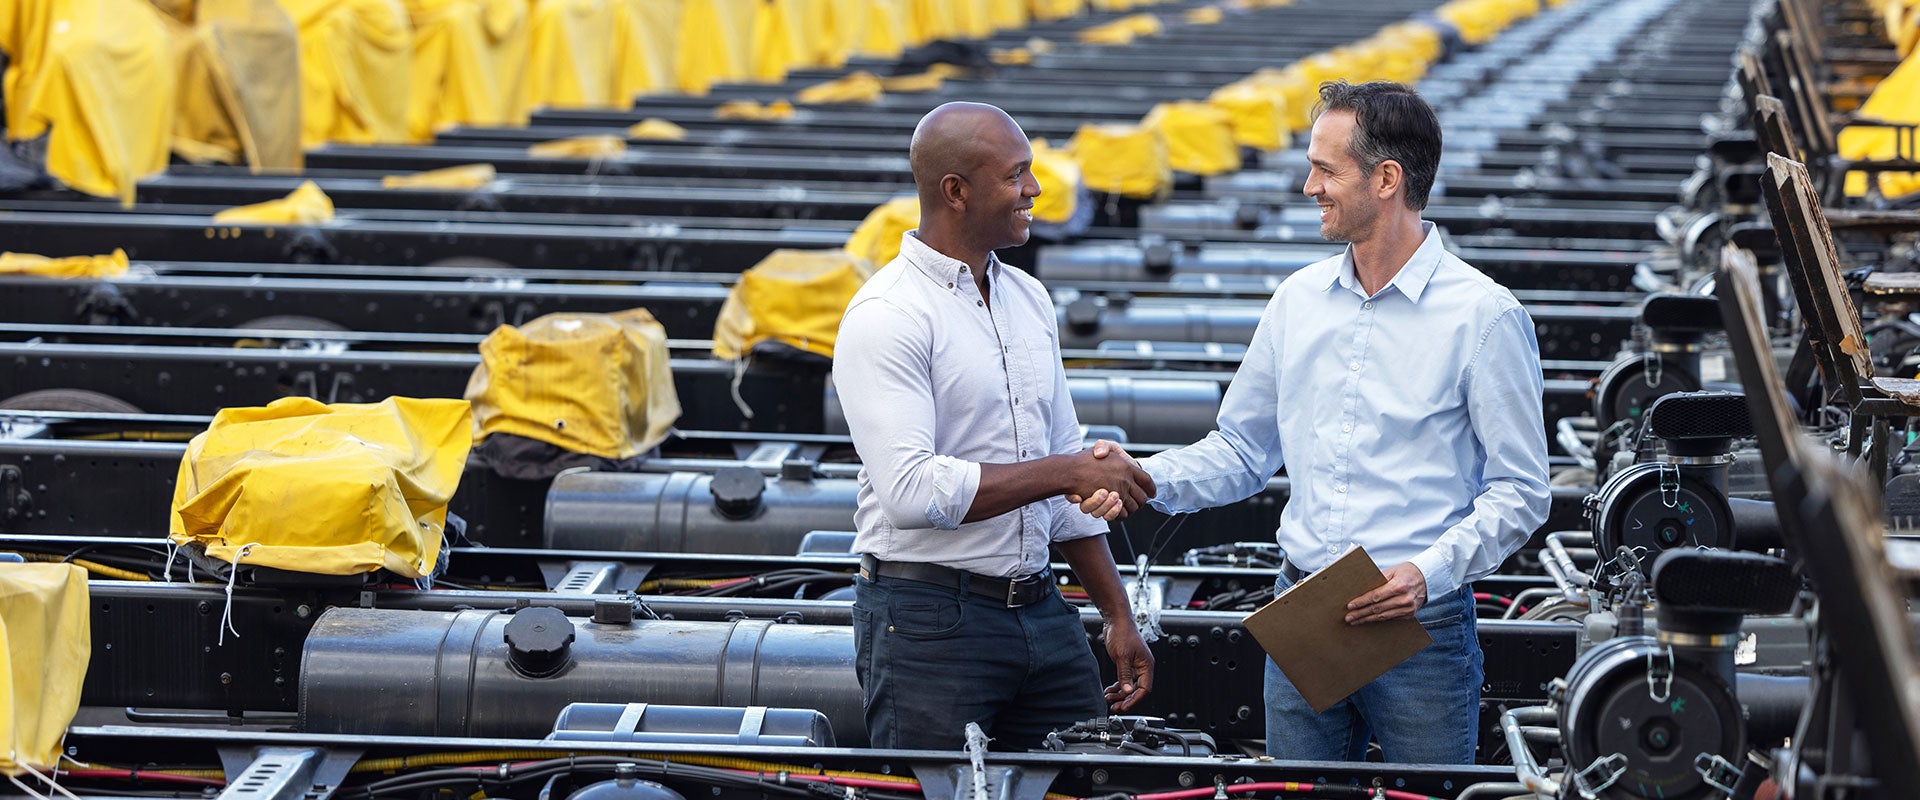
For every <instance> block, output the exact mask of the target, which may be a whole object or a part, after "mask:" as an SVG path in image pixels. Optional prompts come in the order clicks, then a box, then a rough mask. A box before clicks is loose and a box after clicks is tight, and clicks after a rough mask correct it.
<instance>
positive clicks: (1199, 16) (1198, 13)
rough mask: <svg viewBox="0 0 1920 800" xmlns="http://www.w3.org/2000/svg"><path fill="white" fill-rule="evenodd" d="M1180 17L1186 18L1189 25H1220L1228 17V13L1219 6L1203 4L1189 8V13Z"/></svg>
mask: <svg viewBox="0 0 1920 800" xmlns="http://www.w3.org/2000/svg"><path fill="white" fill-rule="evenodd" d="M1180 18H1181V19H1183V20H1186V23H1187V24H1188V25H1218V24H1220V21H1221V20H1223V19H1226V18H1227V14H1226V12H1224V11H1221V10H1220V7H1219V6H1201V7H1199V8H1190V9H1187V13H1185V14H1182V15H1180Z"/></svg>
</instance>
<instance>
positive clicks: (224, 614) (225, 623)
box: [214, 542, 259, 647]
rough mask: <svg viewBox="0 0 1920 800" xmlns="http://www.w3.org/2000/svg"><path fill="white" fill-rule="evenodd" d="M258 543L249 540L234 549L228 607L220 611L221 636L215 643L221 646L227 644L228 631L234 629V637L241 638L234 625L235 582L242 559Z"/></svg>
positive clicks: (229, 574) (238, 575)
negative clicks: (237, 548)
mask: <svg viewBox="0 0 1920 800" xmlns="http://www.w3.org/2000/svg"><path fill="white" fill-rule="evenodd" d="M256 544H259V543H258V542H248V543H246V544H243V545H241V546H240V549H239V550H235V551H233V569H230V570H228V571H227V607H226V608H225V609H222V610H221V611H220V637H219V638H218V639H216V640H215V641H214V644H216V645H219V646H221V647H225V646H226V644H227V632H228V631H233V638H235V639H238V638H240V631H239V630H238V629H236V628H234V627H233V582H234V581H235V580H238V579H239V578H240V559H242V558H245V557H246V555H247V551H249V550H252V549H253V546H254V545H256Z"/></svg>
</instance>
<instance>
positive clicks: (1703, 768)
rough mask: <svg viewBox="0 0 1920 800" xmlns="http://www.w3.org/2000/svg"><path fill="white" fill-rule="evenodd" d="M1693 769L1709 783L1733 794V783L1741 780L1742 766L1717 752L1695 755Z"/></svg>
mask: <svg viewBox="0 0 1920 800" xmlns="http://www.w3.org/2000/svg"><path fill="white" fill-rule="evenodd" d="M1693 771H1694V772H1697V773H1700V779H1701V780H1704V781H1706V782H1707V785H1709V786H1712V787H1713V788H1715V789H1719V790H1720V791H1722V792H1726V793H1727V794H1732V793H1733V785H1734V784H1735V783H1738V782H1739V781H1740V768H1739V767H1736V766H1734V765H1733V764H1732V763H1731V762H1729V761H1727V760H1726V759H1724V758H1721V757H1720V756H1719V754H1717V753H1701V754H1699V755H1697V756H1694V757H1693Z"/></svg>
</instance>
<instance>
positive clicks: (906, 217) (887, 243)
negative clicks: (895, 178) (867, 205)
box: [846, 196, 920, 267]
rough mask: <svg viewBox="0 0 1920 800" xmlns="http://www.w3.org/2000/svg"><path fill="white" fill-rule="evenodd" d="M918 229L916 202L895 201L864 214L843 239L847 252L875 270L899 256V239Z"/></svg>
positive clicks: (918, 205) (889, 201) (918, 200)
mask: <svg viewBox="0 0 1920 800" xmlns="http://www.w3.org/2000/svg"><path fill="white" fill-rule="evenodd" d="M918 227H920V198H918V197H912V196H908V197H896V198H894V199H892V200H888V201H887V202H884V203H881V204H880V205H878V206H876V207H875V208H874V209H873V210H872V211H869V212H867V218H866V219H863V220H860V225H859V227H856V228H854V229H853V235H851V236H848V237H847V248H846V249H847V252H849V253H852V254H853V255H854V256H855V257H856V258H863V259H866V261H867V263H869V264H872V265H874V266H875V267H884V266H886V265H887V264H889V263H891V262H892V261H893V259H894V257H896V256H898V255H900V236H901V235H902V234H904V233H906V232H907V231H910V230H913V229H914V228H918Z"/></svg>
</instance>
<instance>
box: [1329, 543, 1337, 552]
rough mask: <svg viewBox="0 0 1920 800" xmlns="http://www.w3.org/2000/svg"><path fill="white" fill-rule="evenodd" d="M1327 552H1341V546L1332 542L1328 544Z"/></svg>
mask: <svg viewBox="0 0 1920 800" xmlns="http://www.w3.org/2000/svg"><path fill="white" fill-rule="evenodd" d="M1327 552H1328V553H1339V552H1340V547H1339V546H1338V545H1331V544H1330V545H1327Z"/></svg>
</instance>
